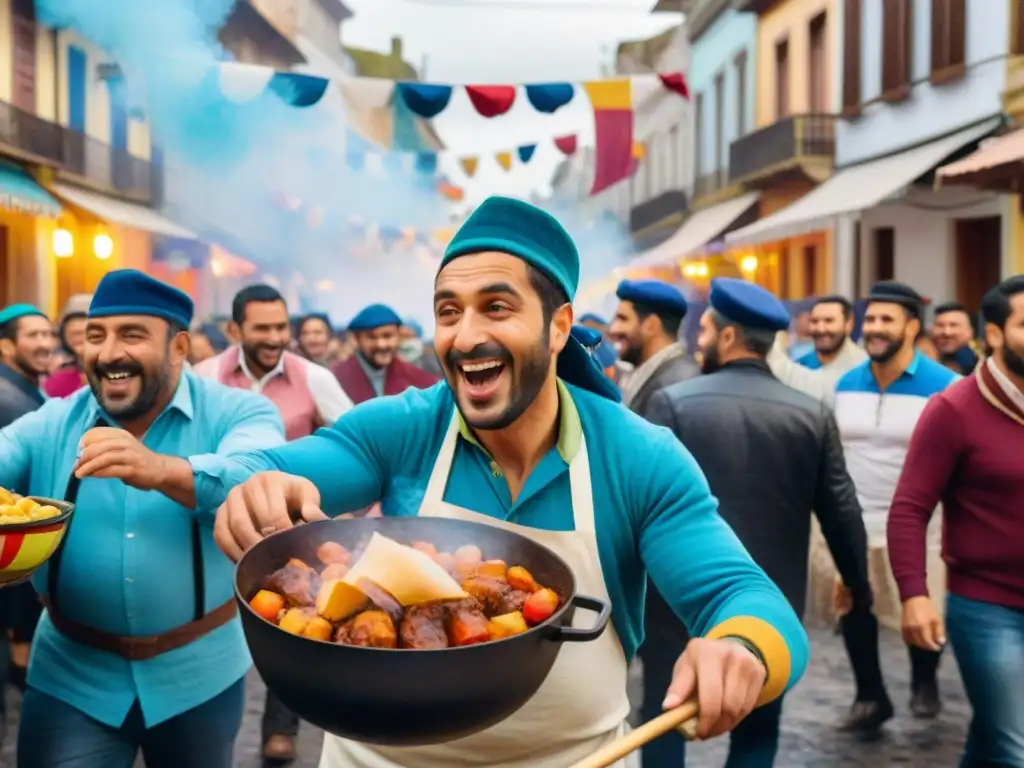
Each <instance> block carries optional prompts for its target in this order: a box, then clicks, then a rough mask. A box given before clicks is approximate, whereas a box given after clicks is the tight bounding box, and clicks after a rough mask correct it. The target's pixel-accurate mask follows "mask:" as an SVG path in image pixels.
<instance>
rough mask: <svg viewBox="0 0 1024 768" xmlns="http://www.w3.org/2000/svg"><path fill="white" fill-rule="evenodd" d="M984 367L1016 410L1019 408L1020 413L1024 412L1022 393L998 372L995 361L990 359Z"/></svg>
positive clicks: (1023, 396)
mask: <svg viewBox="0 0 1024 768" xmlns="http://www.w3.org/2000/svg"><path fill="white" fill-rule="evenodd" d="M985 365H987V366H988V369H989V371H990V372H991V374H992V377H993V378H994V379H995V380H996V382H997V383H998V384H999V387H1000V388H1001V389H1002V390H1003V392H1005V393H1006V396H1007V397H1008V398H1010V401H1011V402H1012V403H1013V404H1014V405H1016V406H1017V407H1018V408H1020V409H1021V410H1022V411H1024V392H1021V391H1020V390H1019V389H1017V386H1016V385H1015V384H1014V383H1013V382H1012V381H1010V379H1009V377H1008V376H1007V375H1006V374H1005V373H1003V372H1002V371H1001V370H999V366H998V365H996V361H995V360H993V359H992V358H991V357H990V358H989V359H988V360H987V361H986V362H985Z"/></svg>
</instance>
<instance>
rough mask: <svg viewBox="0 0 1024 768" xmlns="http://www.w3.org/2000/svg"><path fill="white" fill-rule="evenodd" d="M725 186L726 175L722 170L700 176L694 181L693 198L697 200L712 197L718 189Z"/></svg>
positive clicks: (726, 182)
mask: <svg viewBox="0 0 1024 768" xmlns="http://www.w3.org/2000/svg"><path fill="white" fill-rule="evenodd" d="M727 184H728V174H727V173H726V170H725V169H724V168H719V169H718V170H716V171H711V173H705V174H702V175H701V176H698V177H697V179H696V180H695V181H694V184H693V198H694V200H697V199H700V198H702V197H707V196H708V195H712V194H714V193H715V192H717V191H718V190H720V189H725V187H726V186H727Z"/></svg>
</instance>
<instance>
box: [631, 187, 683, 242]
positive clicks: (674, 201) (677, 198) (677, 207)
mask: <svg viewBox="0 0 1024 768" xmlns="http://www.w3.org/2000/svg"><path fill="white" fill-rule="evenodd" d="M686 209H687V201H686V193H685V192H683V191H681V190H678V189H671V190H668V191H666V192H662V193H661V194H660V195H657V196H655V197H653V198H651V199H650V200H645V201H644V202H642V203H639V204H637V205H634V206H633V208H632V210H631V211H630V212H629V231H630V232H639V231H640V230H644V229H648V228H650V227H655V226H657V225H659V224H660V223H661V222H663V221H665V220H666V219H671V218H673V217H676V216H679V217H681V216H682V215H683V214H684V213H686Z"/></svg>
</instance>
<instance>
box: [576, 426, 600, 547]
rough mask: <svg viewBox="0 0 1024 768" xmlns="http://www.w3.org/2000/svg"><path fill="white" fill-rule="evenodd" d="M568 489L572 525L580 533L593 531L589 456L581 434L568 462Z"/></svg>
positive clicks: (592, 493) (594, 528) (592, 497)
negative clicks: (572, 455) (570, 501)
mask: <svg viewBox="0 0 1024 768" xmlns="http://www.w3.org/2000/svg"><path fill="white" fill-rule="evenodd" d="M569 490H570V493H571V495H572V518H573V526H574V528H575V529H576V530H577V531H579V532H580V533H595V532H596V531H597V528H596V527H595V526H594V491H593V488H592V486H591V484H590V457H589V455H588V454H587V441H586V440H585V439H584V438H583V437H582V436H581V437H580V447H579V450H578V451H576V455H575V456H574V457H573V460H572V461H571V462H569Z"/></svg>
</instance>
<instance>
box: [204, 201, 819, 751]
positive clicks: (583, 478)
mask: <svg viewBox="0 0 1024 768" xmlns="http://www.w3.org/2000/svg"><path fill="white" fill-rule="evenodd" d="M579 269H580V264H579V254H578V252H577V250H576V246H575V244H574V243H573V241H572V239H571V238H570V237H569V235H568V234H567V233H566V231H565V230H564V229H563V228H562V226H561V225H560V224H559V223H558V222H557V221H556V220H555V219H554V218H553V217H551V216H550V215H548V214H547V213H545V212H543V211H541V210H540V209H538V208H535V207H533V206H531V205H528V204H526V203H523V202H519V201H517V200H511V199H506V198H490V199H488V200H487V201H485V202H484V203H483V204H481V206H480V207H479V208H477V209H476V211H474V212H473V214H472V215H471V216H470V217H469V218H468V219H467V220H466V222H465V223H464V224H463V225H462V227H461V228H460V230H459V231H458V232H457V234H456V235H455V237H454V239H453V240H452V242H451V243H450V245H449V246H448V249H447V251H446V253H445V255H444V257H443V259H442V261H441V266H440V269H439V271H438V273H437V277H436V279H435V283H434V316H435V318H436V325H437V330H436V333H435V337H434V345H435V348H436V350H437V354H438V359H439V360H440V361H441V364H442V366H443V368H444V372H445V381H444V382H441V383H439V384H437V385H436V386H434V387H432V388H430V389H428V390H409V391H407V392H405V393H403V394H402V395H400V396H398V397H391V398H383V399H380V400H377V401H375V402H373V403H367V404H365V405H362V406H357V407H356V408H354V409H353V410H352V411H350V412H349V413H347V414H345V415H344V416H343V417H342V418H341V419H339V420H338V422H337V424H335V426H334V428H333V429H329V430H321V431H320V432H319V433H318V434H316V435H314V436H313V437H310V438H306V439H304V440H299V441H297V442H294V443H292V444H290V445H288V446H285V447H282V448H278V449H273V450H270V451H262V452H257V453H254V454H252V455H250V456H247V457H244V458H241V459H239V463H240V464H242V465H244V466H245V467H247V468H248V469H249V471H251V472H253V473H254V476H253V477H252V478H251V479H250V480H248V481H247V482H246V483H244V484H243V485H241V486H240V487H237V488H234V489H233V490H232V491H231V493H230V494H229V496H228V501H227V503H226V504H225V505H224V506H223V507H222V508H221V510H220V511H219V512H218V515H217V524H216V539H217V541H218V543H219V544H220V546H221V547H222V548H223V549H224V551H225V552H226V553H228V554H229V555H230V556H231V557H233V558H236V559H237V558H239V557H241V555H242V553H243V552H244V551H245V550H246V549H248V548H249V547H251V546H252V545H253V544H255V543H256V542H258V541H259V540H260V538H261V537H262V536H263V535H264V534H265V532H268V531H272V530H281V529H285V528H288V527H290V526H291V525H292V521H291V517H290V512H291V513H294V514H295V515H296V516H299V515H301V517H302V518H304V519H307V520H313V519H322V518H323V517H324V512H323V511H321V510H327V511H329V512H330V514H332V515H335V514H337V513H339V512H342V511H344V510H347V509H354V508H357V507H360V506H363V505H365V504H368V503H370V502H372V501H374V500H376V499H381V500H382V507H383V512H384V514H385V515H388V516H405V515H408V516H415V515H420V516H434V517H443V518H449V519H457V520H466V521H473V522H475V523H479V524H481V525H487V526H492V527H495V528H499V529H503V530H508V531H515V532H517V533H519V534H521V535H524V536H527V537H529V538H530V539H532V540H534V541H536V542H538V543H540V544H542V545H544V546H546V547H548V548H550V549H551V550H552V551H554V552H556V553H558V554H559V555H560V556H561V557H562V558H563V559H564V560H565V561H566V562H567V563H568V564H569V566H570V567H571V568H572V570H573V572H574V574H575V575H576V578H577V586H578V588H579V590H580V591H581V592H585V593H587V594H594V595H597V596H598V597H602V598H606V599H608V600H609V601H610V603H611V605H612V622H611V626H610V627H609V631H607V632H605V633H604V634H603V635H601V636H600V637H599V638H598V639H597V640H595V641H593V642H587V643H575V644H571V645H572V647H569V644H567V645H566V647H564V648H563V649H562V650H561V652H560V653H559V656H558V661H557V662H556V667H555V671H554V672H553V673H552V674H551V675H550V676H549V677H548V679H547V681H546V682H545V684H544V685H543V686H542V687H541V688H540V690H539V691H538V692H537V694H536V695H535V696H534V697H533V698H532V699H531V700H530V701H529V702H528V703H527V704H526V705H525V706H524V707H523V708H521V709H520V710H518V711H517V712H516V713H515V714H513V715H511V716H510V717H509V718H508V719H507V720H505V721H503V722H501V723H499V724H497V725H495V726H493V727H491V728H489V729H487V730H485V731H483V732H481V733H479V734H477V735H474V736H470V737H468V738H465V739H460V740H459V741H457V742H453V743H450V744H443V745H440V746H425V747H415V748H413V747H406V748H390V747H382V746H377V745H371V744H359V743H355V742H352V741H347V740H343V739H339V738H336V737H331V736H328V737H327V738H326V740H325V744H324V754H323V757H322V760H321V763H320V765H321V768H353V766H366V765H374V766H399V765H401V766H418V765H437V766H440V765H459V764H475V765H487V766H492V767H494V768H501V767H504V768H512V767H513V766H514V767H515V768H527V767H529V768H565V766H567V765H572V764H574V763H576V762H577V761H578V760H581V759H583V758H585V757H587V756H588V755H590V754H591V753H593V752H594V751H595V750H596V749H598V748H599V747H600V746H601V745H603V744H606V743H607V742H609V741H610V740H611V739H613V738H615V737H616V736H618V735H620V734H622V733H623V732H624V731H625V729H626V724H625V721H626V716H627V714H628V712H629V701H628V699H627V697H626V680H627V665H628V662H629V660H630V658H631V657H632V656H633V655H634V654H635V653H636V649H637V646H639V644H640V642H641V641H642V639H643V595H644V589H645V586H646V583H647V574H648V573H650V576H651V578H653V580H654V583H655V584H657V585H658V588H659V590H660V591H661V592H662V594H664V595H665V596H666V598H667V599H668V600H669V602H670V604H671V605H672V607H673V609H675V611H676V612H677V614H678V615H679V617H680V618H681V619H682V620H683V621H684V622H685V623H686V624H687V625H688V626H689V627H690V628H691V630H692V632H693V635H694V637H695V639H694V640H692V641H691V642H690V645H689V646H688V647H687V649H686V651H685V653H684V654H683V655H682V656H680V658H679V659H678V660H677V662H676V668H675V675H674V677H673V679H672V682H671V684H670V686H669V687H668V690H667V691H665V699H664V706H665V707H666V708H673V707H677V706H679V705H680V704H682V703H683V701H684V700H685V699H687V698H689V697H690V696H696V697H697V698H698V699H699V702H700V707H701V716H700V722H699V725H698V728H697V732H698V734H699V735H700V736H701V737H702V738H707V737H710V736H714V735H716V734H719V733H722V732H724V731H727V730H729V729H731V728H733V727H734V726H735V725H736V723H737V722H739V721H740V720H741V719H742V718H743V717H745V716H746V715H747V714H748V713H749V712H750V711H751V710H752V709H753V708H754V707H755V706H757V705H761V704H767V703H769V702H771V701H773V700H775V699H776V698H778V697H779V696H780V695H781V694H782V693H783V692H784V691H785V690H786V689H787V688H789V687H790V686H792V685H793V684H794V683H795V682H796V681H797V680H798V679H799V677H800V675H801V674H802V673H803V670H804V668H805V666H806V664H807V656H808V644H807V636H806V634H805V633H804V630H803V628H802V627H801V625H800V622H799V620H798V619H797V617H796V615H795V614H794V612H793V609H792V608H791V607H790V605H789V604H788V603H787V602H786V600H785V598H784V597H783V596H782V594H781V593H780V592H779V591H778V589H777V588H776V587H775V585H773V584H772V583H771V581H770V580H769V579H768V578H767V577H766V576H765V575H764V573H763V572H762V571H761V570H760V569H759V568H758V567H757V566H756V565H755V564H754V562H753V561H752V560H751V559H750V557H749V556H748V555H747V553H746V552H745V550H744V549H743V546H742V545H741V544H740V543H739V541H738V540H737V539H736V537H735V535H734V534H733V533H732V531H731V530H730V529H729V526H728V525H726V524H725V522H724V521H723V520H722V518H721V517H719V515H718V512H717V510H716V505H715V500H714V497H713V496H712V495H711V493H710V491H709V490H708V486H707V483H706V482H705V480H704V478H703V476H702V475H701V472H700V469H699V468H698V467H697V465H696V464H695V463H694V461H693V459H692V457H691V456H690V454H689V453H688V452H687V451H686V449H685V448H683V447H682V446H681V445H680V444H679V443H678V442H677V441H676V439H675V438H674V437H673V436H672V434H671V433H670V432H669V431H668V430H665V429H660V428H656V427H652V426H651V425H649V424H647V423H646V422H645V421H644V420H643V419H640V418H639V417H637V416H636V415H635V414H633V413H631V412H630V411H629V410H628V409H626V408H623V407H622V406H621V404H619V403H618V402H617V401H618V390H617V389H616V387H615V386H614V385H613V384H612V382H611V381H610V380H609V379H608V378H607V376H605V374H604V372H603V371H601V369H600V368H599V367H598V366H597V365H596V364H595V362H594V360H593V358H592V357H591V356H590V354H589V353H588V352H587V350H586V349H585V348H584V346H583V345H582V344H581V343H580V342H579V341H577V340H576V339H574V338H572V336H571V328H572V324H573V314H572V304H571V301H572V298H573V296H574V294H575V292H576V287H577V283H578V281H579ZM227 484H228V482H227V481H226V482H225V486H226V485H227ZM453 684H456V685H457V684H458V683H457V681H455V682H454V683H453ZM513 745H514V746H513ZM633 760H635V758H633ZM634 764H635V762H627V763H626V765H634Z"/></svg>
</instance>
